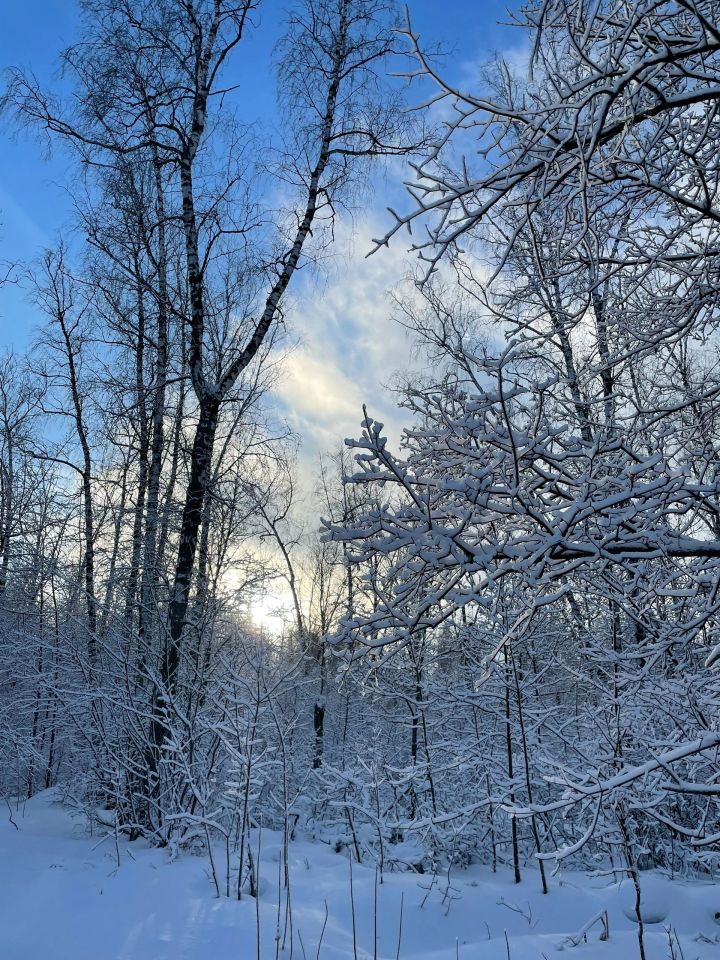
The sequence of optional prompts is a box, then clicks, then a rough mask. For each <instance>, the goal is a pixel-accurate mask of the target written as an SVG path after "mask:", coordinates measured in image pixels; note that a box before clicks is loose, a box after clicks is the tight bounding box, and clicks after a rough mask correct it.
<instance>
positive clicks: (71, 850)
mask: <svg viewBox="0 0 720 960" xmlns="http://www.w3.org/2000/svg"><path fill="white" fill-rule="evenodd" d="M13 819H14V820H15V823H16V824H17V829H16V827H15V826H13V824H12V823H11V822H10V820H9V817H8V810H7V808H5V810H4V811H2V812H0V960H231V958H232V960H245V958H248V960H251V958H254V957H256V906H255V901H254V900H253V899H252V898H250V897H245V899H244V900H243V901H242V902H237V901H234V900H218V899H216V898H215V897H214V895H213V887H212V885H211V883H210V881H209V878H208V875H207V865H206V861H205V859H204V858H203V857H199V856H198V857H194V856H190V855H182V856H181V857H179V858H177V859H175V860H174V861H173V862H170V858H169V855H168V853H167V851H163V850H156V849H151V848H149V847H148V846H147V845H145V844H143V843H142V842H139V841H136V842H134V843H125V842H121V844H120V845H119V848H117V849H116V845H115V839H114V837H113V836H109V837H107V838H105V839H103V837H102V834H97V833H96V834H95V835H94V836H90V835H89V833H88V831H87V829H86V826H85V825H84V823H83V821H82V820H81V819H80V818H73V817H72V816H71V815H70V814H69V813H68V812H67V811H66V810H65V809H64V808H62V807H61V806H60V805H59V804H58V803H57V802H55V797H54V795H53V793H52V792H51V791H49V792H46V793H44V794H40V795H38V796H37V797H35V798H33V800H31V801H30V802H28V803H26V804H25V805H24V806H22V807H20V809H18V810H15V808H14V807H13ZM118 852H119V857H120V866H119V868H118V863H117V857H118ZM291 855H292V868H291V877H292V882H291V905H292V920H293V930H294V939H293V946H292V956H293V957H295V958H297V960H304V958H305V960H316V958H317V957H318V944H319V942H320V936H321V932H322V928H323V923H324V921H325V904H326V903H327V908H328V919H327V924H326V927H325V931H324V935H323V937H322V943H321V949H320V954H319V956H320V960H341V958H343V960H345V958H353V957H354V956H355V955H357V957H358V958H360V960H362V958H372V957H374V956H375V957H377V958H382V960H395V958H396V957H397V956H398V933H399V926H400V917H401V902H402V935H401V938H400V945H399V956H400V958H401V960H414V958H422V960H440V958H446V960H453V958H455V960H456V958H457V957H460V958H461V960H475V958H477V960H507V957H508V956H509V957H510V958H511V960H543V958H544V957H548V958H549V957H552V956H555V955H556V953H557V951H558V949H562V950H563V951H565V952H569V953H570V955H571V956H572V955H573V954H575V955H577V957H578V960H616V958H617V960H625V958H634V957H637V955H638V953H637V938H636V928H635V924H634V923H633V921H632V920H630V919H628V918H627V917H626V916H625V913H626V912H629V913H632V911H631V910H629V909H628V902H629V901H630V900H631V899H632V898H631V897H630V896H629V895H630V894H631V891H628V890H623V889H619V888H618V886H617V885H609V884H607V883H604V882H603V881H602V880H600V879H598V878H588V877H585V876H583V875H582V874H577V873H564V874H562V875H561V876H556V877H554V878H553V879H552V881H551V891H550V893H549V895H548V896H546V897H543V896H542V894H541V892H540V888H539V883H538V877H537V874H534V873H533V872H532V871H526V878H525V880H524V881H523V883H522V884H521V885H519V886H515V885H514V884H513V883H512V879H511V877H510V876H508V875H505V874H503V875H493V874H492V873H491V872H490V871H489V870H488V869H486V868H481V867H471V868H470V869H469V870H465V871H456V872H455V873H454V874H453V875H452V876H451V884H452V888H451V890H450V891H449V893H450V896H449V897H448V891H447V882H446V878H439V879H438V880H437V882H436V883H434V884H432V885H431V878H430V877H428V876H419V875H417V874H408V873H404V874H399V873H395V874H388V875H386V876H385V877H384V878H383V883H382V884H381V885H378V886H377V912H376V911H375V909H374V901H375V895H376V886H375V871H374V870H373V869H371V868H369V867H363V866H357V865H355V867H354V868H353V890H354V898H353V899H354V903H355V941H356V950H355V951H354V948H353V919H352V910H351V900H350V896H349V889H350V873H349V862H348V859H347V856H345V855H343V854H336V853H335V852H334V851H333V850H332V849H331V848H329V847H327V846H325V845H323V844H317V843H305V842H297V843H294V844H293V845H292V847H291ZM278 859H279V839H278V837H276V836H274V835H272V834H270V833H269V832H267V831H266V832H265V833H264V835H263V837H262V856H261V871H260V872H261V897H260V911H259V914H260V930H261V935H260V936H261V941H260V947H261V950H260V954H261V957H262V958H275V957H276V949H277V944H276V940H275V931H276V926H277V902H278V901H277V896H278V893H277V874H278ZM644 879H645V883H646V890H647V892H648V910H653V911H655V912H657V914H658V915H665V914H666V915H665V916H664V919H663V920H662V922H660V923H656V924H653V925H651V926H648V927H647V928H646V946H647V954H648V958H649V960H656V958H661V957H662V958H667V957H670V956H671V955H672V954H671V951H670V948H669V945H668V933H667V932H666V929H665V928H666V927H668V926H670V925H672V927H673V928H674V930H675V931H676V932H677V935H678V936H679V939H680V943H681V946H682V951H683V952H682V956H684V960H695V958H701V960H705V958H708V960H710V958H714V960H720V942H718V941H720V925H718V923H717V922H716V921H715V919H714V915H715V913H716V911H717V910H720V889H718V887H717V886H716V885H714V884H701V883H692V884H691V883H677V882H676V883H673V884H670V883H669V882H668V881H665V880H663V879H662V878H659V877H648V876H646V877H645V878H644ZM429 887H430V889H429V890H428V888H429ZM603 911H607V915H608V919H609V928H610V937H609V939H608V940H607V941H606V942H602V941H600V939H599V936H600V933H601V925H600V924H599V923H598V924H596V925H595V926H593V927H592V928H591V929H590V930H589V932H588V939H587V943H586V942H581V943H580V944H579V946H573V945H572V944H571V943H568V942H567V941H566V940H565V938H566V937H567V936H568V935H569V934H574V933H576V932H577V931H578V930H580V929H581V928H582V927H583V925H584V924H585V923H586V922H587V921H589V920H590V919H592V918H593V917H594V916H595V915H597V914H599V913H601V912H603ZM375 917H377V924H376V923H375ZM376 927H377V947H376V949H375V948H374V942H375V929H376ZM506 935H507V942H506ZM564 941H565V942H564ZM280 956H281V957H285V958H289V957H290V956H291V950H290V943H289V942H286V945H285V951H284V952H283V951H281V952H280ZM675 956H676V957H678V958H679V957H680V956H681V954H680V951H679V950H677V948H676V953H675Z"/></svg>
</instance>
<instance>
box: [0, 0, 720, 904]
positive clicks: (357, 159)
mask: <svg viewBox="0 0 720 960" xmlns="http://www.w3.org/2000/svg"><path fill="white" fill-rule="evenodd" d="M263 6H264V5H263V4H262V3H261V2H260V0H243V2H239V0H234V2H233V0H153V2H148V0H86V2H85V3H83V5H82V10H83V15H82V26H81V29H82V35H81V36H80V37H79V39H78V42H77V43H76V44H75V45H73V46H71V47H70V48H69V49H68V50H67V51H65V53H64V54H63V58H62V62H63V68H64V74H63V77H64V79H63V84H62V85H60V89H62V90H63V91H64V93H65V96H61V95H60V94H58V95H55V93H53V91H47V90H45V89H43V88H42V86H41V85H39V84H38V82H37V81H36V80H35V79H34V78H33V77H32V75H29V74H27V73H23V72H21V71H12V72H10V73H9V74H8V76H7V83H6V90H5V96H4V108H5V115H6V118H7V121H8V123H10V124H12V125H15V126H17V125H19V126H20V127H22V128H25V129H26V130H27V131H28V132H30V133H33V134H37V135H39V136H40V137H46V136H47V137H49V138H50V140H51V141H52V142H54V143H58V144H62V148H63V149H66V150H69V151H70V152H71V154H72V156H73V157H74V162H75V163H76V169H77V179H76V182H75V197H74V206H75V223H74V231H75V237H76V238H77V237H78V236H79V237H80V238H81V242H80V243H78V242H76V240H74V241H73V242H71V243H69V244H59V245H58V246H56V247H55V248H54V249H51V250H48V251H46V252H45V253H44V254H43V256H42V258H41V259H40V261H39V262H38V263H36V264H32V265H17V264H16V265H15V266H14V270H15V271H16V272H17V271H18V270H19V271H20V272H21V273H22V275H23V277H24V283H25V284H26V287H27V289H28V290H29V291H30V296H31V298H32V301H33V303H34V304H35V307H36V309H37V315H38V318H39V319H40V318H42V323H43V328H42V329H43V332H42V335H41V337H40V340H39V342H38V343H37V344H36V345H35V346H34V347H33V349H32V350H31V351H29V352H28V353H27V354H26V355H17V354H16V355H9V354H8V355H7V356H5V357H4V359H3V360H2V368H1V369H0V791H1V792H2V795H3V796H4V797H6V798H8V799H9V798H15V797H27V796H30V795H32V794H33V793H35V792H37V791H39V790H42V789H44V788H46V787H49V786H58V788H59V789H60V790H61V791H62V793H63V795H64V796H65V797H66V798H67V799H68V801H71V802H74V803H75V804H77V805H79V806H81V807H82V809H84V810H85V811H86V812H87V814H88V816H89V817H91V818H96V819H99V820H101V821H102V822H104V823H108V822H109V823H112V824H114V825H115V828H116V829H117V830H118V831H119V832H122V833H124V834H126V835H128V836H130V837H138V836H143V837H146V838H148V839H149V840H150V841H151V842H153V843H157V844H163V845H171V846H172V847H173V848H180V847H185V848H192V847H201V848H202V849H203V850H205V851H206V852H207V854H208V855H209V857H210V861H211V868H212V870H211V873H212V877H213V880H214V883H215V885H216V889H217V892H218V894H219V895H235V896H241V895H242V894H243V892H244V891H246V890H248V891H249V892H250V893H254V892H255V889H256V880H257V878H256V875H255V860H254V857H255V853H254V850H253V847H252V844H251V843H250V831H251V829H252V828H254V827H257V826H259V825H261V824H262V825H264V826H266V827H273V828H277V829H280V830H282V831H283V836H284V838H285V842H286V845H287V843H289V842H290V839H291V838H292V836H293V835H295V834H296V833H297V832H298V831H302V832H303V833H304V834H310V835H312V836H314V837H317V838H318V839H321V840H323V841H325V842H328V843H331V844H333V845H335V847H336V849H337V850H338V851H340V850H343V849H348V850H349V851H350V856H351V857H352V858H354V859H355V860H357V861H362V862H366V861H370V862H372V861H375V862H376V863H377V864H378V866H379V869H380V872H381V873H382V871H383V870H386V869H412V870H418V871H428V870H433V871H437V870H439V869H440V868H443V869H444V868H446V867H447V866H448V865H462V864H464V863H468V862H470V861H472V860H479V861H482V862H485V863H488V864H491V865H492V866H493V867H494V868H497V867H499V866H503V865H509V866H510V867H511V868H512V869H513V870H514V873H515V877H516V879H517V880H519V879H520V878H521V875H522V873H523V871H524V869H525V866H526V865H528V864H532V865H535V866H536V867H537V866H539V870H537V871H536V873H537V876H538V882H539V883H541V884H543V885H545V869H546V868H545V866H544V864H545V862H546V861H547V860H551V861H555V860H558V859H559V860H568V861H569V860H572V862H574V863H584V864H592V865H593V866H596V867H598V868H602V869H606V868H610V869H613V870H615V871H618V872H620V873H627V874H629V875H630V876H631V877H632V878H633V879H634V880H636V881H637V878H638V877H639V874H640V871H642V870H643V869H645V868H647V867H662V868H663V869H666V870H668V871H670V872H672V873H673V874H675V873H687V872H703V873H710V874H712V873H713V871H714V870H715V866H716V861H717V856H718V842H719V841H720V818H719V816H718V803H717V801H718V797H719V796H720V728H719V727H718V693H719V692H720V690H719V685H718V677H717V672H716V670H715V668H714V663H715V661H716V660H717V659H718V658H720V641H719V640H718V636H717V632H716V630H715V627H716V624H717V612H718V608H719V605H720V576H719V574H720V470H719V468H720V419H719V416H718V414H719V412H720V408H719V406H718V403H719V398H720V376H719V374H718V347H719V346H720V340H719V338H718V335H717V331H716V330H715V324H716V323H717V322H718V319H719V317H720V189H719V186H720V180H719V178H720V10H718V8H717V5H716V3H715V2H714V0H681V2H678V0H638V2H635V3H632V4H628V3H626V2H625V0H599V2H598V0H592V2H590V0H528V2H527V3H525V4H524V5H523V6H522V8H519V9H517V10H516V11H515V14H514V18H515V23H516V27H517V30H518V32H519V35H520V37H521V38H522V41H523V44H524V46H523V48H522V49H523V50H525V51H526V54H525V55H524V56H523V57H522V58H520V57H517V56H515V57H513V58H512V59H511V60H508V61H507V62H506V61H504V60H503V59H502V58H501V57H499V56H498V57H497V58H495V59H493V60H492V61H490V62H488V63H486V64H483V65H478V67H477V70H476V72H475V76H474V80H472V81H471V80H467V81H466V82H465V85H464V86H463V87H458V86H456V85H455V84H454V83H451V82H450V81H448V80H447V79H446V74H445V71H444V67H443V63H442V60H438V59H436V58H434V57H432V56H431V55H430V52H429V51H430V50H431V48H432V38H431V37H430V38H427V41H428V42H427V44H426V43H425V38H420V37H418V36H417V35H416V33H415V32H414V28H413V24H412V18H411V19H410V21H409V22H407V23H405V22H404V21H403V20H402V18H398V12H397V11H396V10H395V9H394V8H393V7H392V6H391V5H390V4H389V3H386V2H385V0H298V2H297V3H294V4H293V5H291V7H290V10H289V12H288V13H287V16H286V22H285V24H284V28H283V29H284V31H285V32H284V34H283V37H282V39H281V40H280V41H279V43H278V45H277V49H276V55H275V72H276V80H277V89H278V111H279V114H278V115H279V116H280V117H281V120H282V122H281V132H280V133H277V134H273V135H272V136H270V135H268V134H267V133H266V132H265V131H261V130H260V129H259V128H258V127H257V126H255V125H253V124H250V123H247V122H245V121H244V120H243V115H242V112H241V111H239V110H237V109H236V106H234V105H233V104H234V103H235V101H234V100H233V97H234V96H235V95H236V94H237V90H236V89H235V85H234V80H233V77H234V76H235V74H234V73H233V70H234V67H233V64H234V63H235V62H236V60H237V58H239V57H242V51H243V49H244V44H246V43H247V38H248V36H250V35H251V34H252V33H253V31H255V30H260V29H264V27H263V25H262V24H261V23H260V20H259V16H260V12H261V9H262V7H263ZM475 15H476V16H478V17H480V16H482V13H481V11H480V10H479V9H478V12H477V13H476V14H475ZM521 61H522V62H521ZM398 74H401V75H402V76H400V77H399V76H398ZM387 158H395V159H394V162H393V163H392V164H391V165H390V166H388V167H386V169H387V170H389V171H390V174H391V175H392V176H396V175H398V176H404V177H405V179H406V180H407V185H406V186H407V195H406V199H405V200H404V201H403V203H402V205H399V204H396V207H397V210H391V211H390V212H389V213H388V214H387V219H386V224H387V234H386V235H385V236H382V237H379V238H378V240H377V241H376V242H375V243H376V249H375V251H374V254H373V255H374V256H375V257H383V255H384V249H385V247H386V246H387V245H388V244H393V245H395V244H406V245H407V244H408V242H409V244H410V245H411V247H412V249H413V250H414V251H415V252H416V254H417V271H416V274H415V276H414V278H413V280H414V282H413V283H412V284H411V285H410V287H409V288H408V287H407V285H406V287H404V288H402V289H403V291H404V292H400V293H398V294H397V296H396V297H395V299H394V300H393V302H392V303H391V304H390V305H389V307H388V313H391V312H392V313H393V314H394V317H395V319H396V320H397V321H398V322H401V323H403V324H405V325H406V327H408V328H409V329H410V331H411V332H412V336H413V340H414V343H415V345H416V348H417V351H418V354H419V356H421V357H422V358H423V363H422V364H420V371H419V372H416V373H414V374H413V375H412V376H408V377H407V378H406V381H405V382H404V383H403V384H402V385H401V386H400V388H399V394H400V405H401V408H402V415H403V417H404V420H405V423H406V430H405V433H404V436H403V440H402V442H401V444H400V447H399V449H397V450H395V451H392V450H391V449H390V445H389V444H388V442H387V440H386V438H385V436H384V433H383V425H382V424H380V423H378V422H377V421H376V420H374V419H373V416H372V410H373V398H372V397H368V398H367V407H366V412H365V413H364V421H363V422H364V429H363V432H362V435H361V436H360V437H359V438H358V439H356V440H355V441H353V442H352V443H351V444H350V448H351V449H350V450H349V451H347V452H346V453H345V454H342V455H338V456H334V457H329V458H328V459H327V460H326V461H325V464H324V467H323V469H322V471H321V474H320V477H319V480H318V494H317V504H318V506H317V510H316V513H318V514H321V515H322V517H323V518H324V519H323V521H322V524H323V526H322V532H320V533H318V534H317V535H316V534H313V533H312V532H310V533H302V532H301V530H300V524H299V522H298V516H299V514H298V510H299V505H298V502H297V501H298V498H297V494H296V489H297V476H296V472H297V471H296V466H295V461H294V454H293V443H294V441H293V438H292V436H291V435H290V432H289V431H288V430H287V428H286V427H284V426H283V424H282V423H280V422H279V421H278V417H277V414H276V413H274V412H273V410H274V408H273V405H272V403H271V402H269V398H271V396H272V389H273V383H274V381H275V378H276V376H277V375H278V373H281V371H282V355H283V354H282V347H283V342H284V338H285V330H286V326H292V324H293V322H295V318H294V317H293V312H292V310H290V309H289V303H288V292H289V291H290V290H291V289H292V287H293V284H295V283H296V282H297V273H298V271H299V270H301V269H302V268H310V267H313V265H314V264H316V263H317V261H318V260H320V259H321V258H322V257H323V256H324V255H325V254H326V253H328V252H332V242H333V237H334V233H333V228H334V226H335V224H336V219H337V217H338V214H339V212H340V211H342V210H343V209H344V208H345V207H346V206H348V205H350V206H352V205H360V206H361V205H362V204H363V203H364V202H367V201H366V197H367V195H366V193H364V192H363V191H364V189H365V187H366V185H367V183H368V182H370V183H372V178H373V177H374V176H376V175H377V174H376V171H377V168H378V165H381V164H383V162H384V161H386V160H387ZM403 158H405V159H403ZM398 164H400V166H401V167H402V168H403V169H405V173H404V174H402V173H401V174H397V170H398ZM408 238H409V239H408ZM408 290H409V292H408ZM286 314H287V315H286ZM376 321H377V335H378V336H381V335H382V327H383V324H384V323H386V322H388V321H387V318H386V317H377V318H376ZM298 322H300V321H299V320H298ZM359 413H360V411H359ZM317 525H318V526H319V525H320V521H319V520H318V522H317ZM307 529H309V530H310V531H312V529H313V523H310V524H309V525H307ZM267 545H271V548H272V549H267ZM277 578H279V579H280V580H282V582H283V583H284V589H285V590H286V592H287V596H288V597H289V601H290V607H291V611H292V614H291V616H290V618H289V621H288V623H287V625H286V629H285V630H284V632H283V634H282V636H276V637H273V636H267V635H266V634H263V633H262V631H259V630H258V629H257V628H256V627H255V626H253V623H252V618H251V617H249V616H248V607H249V606H251V605H252V598H253V597H255V596H257V595H258V594H261V593H262V591H263V590H264V589H267V584H268V583H271V582H274V581H275V579H277ZM286 849H287V847H286ZM218 851H222V854H219V853H218ZM285 863H286V864H287V857H286V860H285ZM286 879H287V877H286ZM287 896H288V904H289V896H290V894H289V887H288V894H287ZM288 915H289V916H291V911H290V910H289V907H288V912H287V914H286V917H287V916H288Z"/></svg>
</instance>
